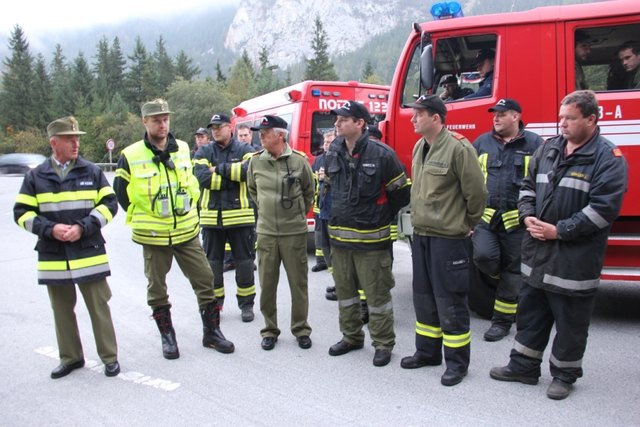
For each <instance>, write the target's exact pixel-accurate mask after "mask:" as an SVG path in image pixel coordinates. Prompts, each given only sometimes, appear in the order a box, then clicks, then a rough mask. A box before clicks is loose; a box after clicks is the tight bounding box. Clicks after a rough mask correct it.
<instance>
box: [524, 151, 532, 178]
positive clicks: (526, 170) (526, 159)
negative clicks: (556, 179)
mask: <svg viewBox="0 0 640 427" xmlns="http://www.w3.org/2000/svg"><path fill="white" fill-rule="evenodd" d="M530 161H531V156H524V176H527V175H529V162H530Z"/></svg>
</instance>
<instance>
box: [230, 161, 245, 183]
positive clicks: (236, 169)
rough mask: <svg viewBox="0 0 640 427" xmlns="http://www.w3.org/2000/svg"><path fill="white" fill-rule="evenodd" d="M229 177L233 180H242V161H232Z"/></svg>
mask: <svg viewBox="0 0 640 427" xmlns="http://www.w3.org/2000/svg"><path fill="white" fill-rule="evenodd" d="M229 179H231V181H236V182H240V181H241V179H242V162H234V163H231V167H230V168H229Z"/></svg>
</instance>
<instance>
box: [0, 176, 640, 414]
mask: <svg viewBox="0 0 640 427" xmlns="http://www.w3.org/2000/svg"><path fill="white" fill-rule="evenodd" d="M21 180H22V179H21V178H19V177H6V176H3V177H0V218H1V220H0V233H1V234H0V235H1V236H2V239H1V241H0V250H1V253H2V255H3V256H2V258H1V260H0V276H1V277H2V280H1V281H0V283H1V285H0V286H1V287H2V294H1V295H2V296H1V297H0V301H1V302H0V337H2V344H1V347H0V348H1V349H2V351H1V352H0V372H1V374H0V378H1V381H2V386H1V387H0V426H35V425H38V426H40V425H47V426H58V425H60V426H93V425H96V426H102V425H104V426H122V425H127V426H178V425H243V426H301V425H304V426H307V425H308V426H316V425H318V426H319V425H340V426H341V425H349V426H382V425H394V426H422V425H430V426H445V425H447V426H448V425H455V426H472V425H473V426H480V425H487V426H495V425H500V426H516V425H518V426H522V425H534V426H538V425H554V426H638V425H640V405H639V404H638V402H639V401H640V387H639V386H638V384H639V383H640V363H639V362H640V356H639V352H638V351H639V350H640V309H639V307H640V286H639V285H633V284H632V285H629V284H623V283H611V282H609V283H604V284H603V286H602V288H601V290H600V293H599V295H598V304H597V308H596V311H595V314H594V317H593V321H592V326H591V330H590V336H589V343H588V346H587V352H586V355H585V358H584V370H585V376H584V378H582V379H580V380H579V381H578V383H577V385H576V387H575V390H574V392H573V394H572V395H571V396H570V397H569V398H568V399H566V400H564V401H552V400H550V399H548V398H547V397H546V394H545V392H546V387H547V386H548V385H549V383H550V381H551V378H550V376H549V373H548V368H547V360H548V352H547V353H546V354H545V362H544V369H543V377H542V378H541V381H540V384H539V385H537V386H527V385H522V384H510V383H501V382H497V381H493V380H491V379H490V378H489V369H490V368H491V367H492V366H501V365H504V364H505V363H506V362H507V361H508V354H509V350H510V349H511V347H512V345H513V333H512V334H511V335H509V337H508V338H506V339H505V340H503V341H501V342H498V343H487V342H485V341H483V340H482V334H483V332H484V331H485V330H486V328H487V327H488V326H489V322H488V321H486V320H484V319H480V318H479V317H477V316H473V317H472V324H471V327H472V355H471V367H470V371H469V375H468V376H467V378H466V379H465V380H464V381H463V382H462V383H461V384H460V385H458V386H455V387H443V386H441V385H440V375H441V374H442V372H443V371H444V366H441V367H430V368H422V369H418V370H413V371H408V370H404V369H401V368H400V359H401V358H402V357H403V356H406V355H410V354H412V353H413V351H414V335H413V334H414V324H415V317H414V313H413V306H412V301H411V264H410V254H409V250H408V247H407V246H406V245H404V244H403V243H396V244H395V264H394V272H395V277H396V287H395V289H394V290H393V297H394V311H395V316H396V319H395V326H396V335H397V344H396V348H395V350H394V353H393V358H392V361H391V364H389V365H388V366H386V367H382V368H378V367H374V366H373V365H372V363H371V362H372V358H373V348H372V347H371V346H370V345H369V344H370V341H369V340H368V337H367V345H365V348H364V349H363V350H360V351H355V352H352V353H349V354H347V355H344V356H340V357H331V356H329V355H328V354H327V350H328V348H329V346H331V345H332V344H334V343H335V342H336V341H338V340H339V339H340V332H339V329H338V321H337V305H336V303H335V302H330V301H327V300H325V299H324V288H325V286H326V285H328V284H330V283H331V276H330V275H329V274H328V273H327V272H326V271H323V272H319V273H311V272H310V273H309V298H310V314H309V322H310V324H311V326H312V328H313V333H312V335H311V338H312V339H313V347H312V348H311V349H309V350H302V349H300V348H298V346H297V344H296V341H295V339H294V337H293V336H292V335H291V334H290V332H289V330H288V324H289V319H290V317H289V309H290V302H289V292H288V285H287V282H286V276H285V275H284V274H282V276H281V281H280V289H279V292H280V295H279V300H278V301H279V304H280V306H279V307H280V311H279V318H280V327H281V329H282V331H283V333H282V335H281V336H280V339H279V341H278V343H277V345H276V348H275V349H274V350H272V351H270V352H267V351H263V350H262V349H261V348H260V333H259V331H260V328H261V327H262V324H263V322H262V317H261V316H260V313H259V311H257V310H256V314H257V316H256V320H255V321H254V322H252V323H242V322H241V320H240V311H239V309H238V308H237V307H236V306H235V304H234V298H233V295H234V293H235V292H234V283H233V272H228V273H225V279H226V281H227V295H228V296H229V297H228V298H227V304H226V307H225V310H224V312H223V314H222V330H223V332H224V334H225V335H226V336H227V338H228V339H230V340H232V341H234V343H235V345H236V352H235V353H234V354H231V355H223V354H220V353H217V352H215V351H213V350H211V349H206V348H204V347H202V345H201V338H202V335H201V334H202V332H201V322H200V317H199V314H198V311H197V306H196V301H195V297H194V295H193V292H192V291H191V289H190V286H189V283H188V282H187V280H186V279H185V278H184V277H183V276H182V274H181V273H180V270H179V269H178V267H177V266H176V265H174V268H173V269H172V271H171V273H170V275H169V278H168V283H169V290H170V295H171V300H172V303H173V309H172V313H173V318H174V326H175V329H176V332H177V338H178V343H179V346H180V358H179V359H177V360H165V359H163V358H162V353H161V346H160V338H159V335H158V332H157V329H156V326H155V322H154V321H153V320H151V319H150V317H149V316H150V310H149V308H148V307H147V305H146V297H145V296H146V280H145V278H144V275H143V267H142V250H141V248H140V247H139V246H138V245H136V244H134V243H133V242H132V241H131V239H130V231H129V229H128V228H127V227H126V226H125V225H124V214H123V212H120V213H119V214H118V216H117V217H116V219H115V220H114V222H113V223H112V224H110V225H109V226H108V227H107V228H106V229H105V230H104V234H105V237H106V239H107V242H108V246H107V250H108V252H109V256H110V260H111V267H112V272H113V275H112V277H111V278H110V280H109V282H110V285H111V288H112V291H113V298H112V300H111V303H110V305H111V310H112V313H113V318H114V322H115V327H116V333H117V337H118V344H119V360H120V363H121V365H122V373H121V374H120V375H119V376H118V377H116V378H107V377H105V376H104V374H103V367H102V365H101V363H100V362H99V359H98V357H97V354H96V350H95V345H94V341H93V335H92V332H91V327H90V322H89V319H88V315H87V312H86V308H85V307H84V303H83V302H82V299H81V297H79V301H78V304H77V310H76V311H77V314H78V319H79V324H80V331H81V336H82V339H83V343H84V349H85V357H86V361H87V364H86V366H85V368H83V369H79V370H77V371H75V372H73V373H72V374H70V375H69V376H67V377H65V378H62V379H58V380H52V379H50V378H49V373H50V371H51V369H53V368H54V367H55V366H56V365H57V364H58V359H57V350H56V340H55V333H54V327H53V320H52V314H51V309H50V306H49V300H48V296H47V292H46V289H45V288H44V287H42V286H38V285H37V284H36V253H35V252H34V251H33V247H34V244H35V237H34V236H33V235H30V234H28V233H26V232H25V231H24V230H21V229H20V228H19V227H17V226H16V225H15V223H14V222H13V215H12V207H13V202H14V199H15V195H16V193H17V191H18V188H19V185H20V183H21ZM313 262H314V261H313V259H312V257H310V259H309V266H311V265H313ZM576 268H578V266H576Z"/></svg>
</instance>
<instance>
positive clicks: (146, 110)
mask: <svg viewBox="0 0 640 427" xmlns="http://www.w3.org/2000/svg"><path fill="white" fill-rule="evenodd" d="M160 114H171V111H169V103H168V102H167V101H165V100H164V99H154V100H153V101H149V102H146V103H145V104H144V105H143V106H142V117H149V116H158V115H160Z"/></svg>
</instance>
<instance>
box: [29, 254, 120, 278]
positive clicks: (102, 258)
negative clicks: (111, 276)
mask: <svg viewBox="0 0 640 427" xmlns="http://www.w3.org/2000/svg"><path fill="white" fill-rule="evenodd" d="M108 262H109V260H108V259H107V255H106V254H103V255H96V256H93V257H88V258H79V259H72V260H61V261H38V271H40V272H42V273H44V274H45V275H46V272H47V271H49V272H55V271H68V270H83V269H90V268H92V267H98V266H106V270H108V269H109V266H108ZM102 270H103V269H100V271H102ZM86 273H87V272H85V274H82V276H88V275H89V274H86ZM91 274H93V273H91ZM75 277H78V276H77V275H76V276H75ZM50 278H53V277H50Z"/></svg>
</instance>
